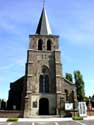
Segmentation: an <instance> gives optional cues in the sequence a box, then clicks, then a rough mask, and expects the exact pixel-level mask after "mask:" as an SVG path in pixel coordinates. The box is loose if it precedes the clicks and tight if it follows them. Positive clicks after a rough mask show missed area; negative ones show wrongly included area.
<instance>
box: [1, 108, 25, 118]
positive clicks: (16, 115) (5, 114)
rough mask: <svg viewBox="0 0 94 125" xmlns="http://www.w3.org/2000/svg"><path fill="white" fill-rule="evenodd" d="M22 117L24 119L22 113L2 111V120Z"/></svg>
mask: <svg viewBox="0 0 94 125" xmlns="http://www.w3.org/2000/svg"><path fill="white" fill-rule="evenodd" d="M22 117H23V112H22V111H7V110H0V118H22Z"/></svg>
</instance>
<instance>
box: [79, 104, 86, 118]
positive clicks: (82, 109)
mask: <svg viewBox="0 0 94 125" xmlns="http://www.w3.org/2000/svg"><path fill="white" fill-rule="evenodd" d="M78 111H79V115H80V116H81V117H84V116H87V107H86V102H79V103H78Z"/></svg>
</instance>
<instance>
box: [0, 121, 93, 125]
mask: <svg viewBox="0 0 94 125" xmlns="http://www.w3.org/2000/svg"><path fill="white" fill-rule="evenodd" d="M0 125H94V120H88V121H85V120H83V121H60V122H59V121H53V122H46V121H43V122H16V123H10V122H0Z"/></svg>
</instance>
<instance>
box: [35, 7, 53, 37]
mask: <svg viewBox="0 0 94 125" xmlns="http://www.w3.org/2000/svg"><path fill="white" fill-rule="evenodd" d="M36 34H39V35H50V34H52V33H51V28H50V25H49V22H48V18H47V14H46V10H45V8H44V7H43V10H42V13H41V16H40V20H39V23H38V26H37V30H36Z"/></svg>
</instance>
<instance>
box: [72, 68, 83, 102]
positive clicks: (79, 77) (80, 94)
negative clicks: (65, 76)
mask: <svg viewBox="0 0 94 125" xmlns="http://www.w3.org/2000/svg"><path fill="white" fill-rule="evenodd" d="M74 79H75V85H76V89H77V99H78V101H84V97H85V92H84V81H83V77H82V75H81V73H80V71H79V70H78V71H74Z"/></svg>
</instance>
